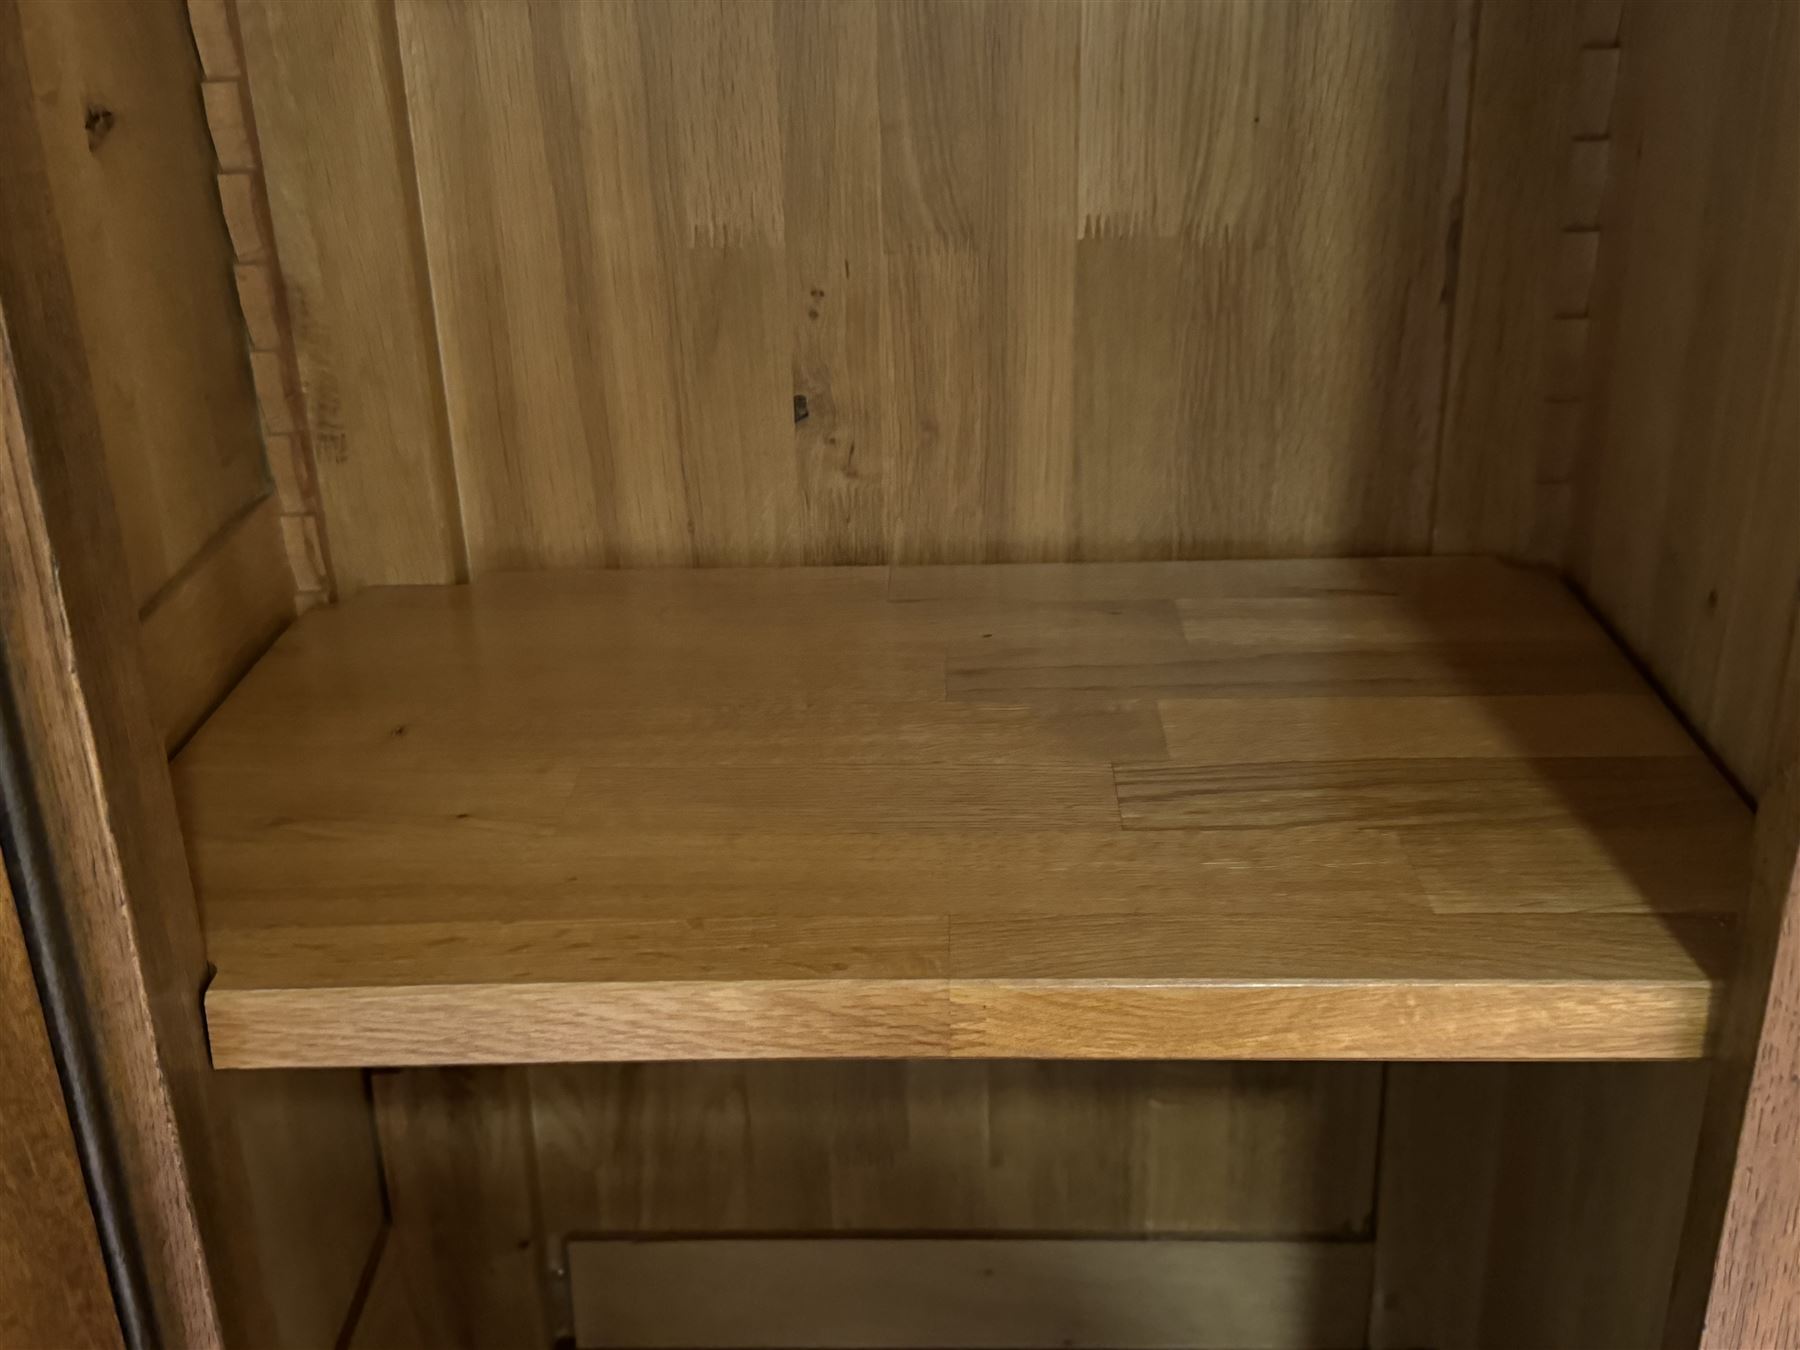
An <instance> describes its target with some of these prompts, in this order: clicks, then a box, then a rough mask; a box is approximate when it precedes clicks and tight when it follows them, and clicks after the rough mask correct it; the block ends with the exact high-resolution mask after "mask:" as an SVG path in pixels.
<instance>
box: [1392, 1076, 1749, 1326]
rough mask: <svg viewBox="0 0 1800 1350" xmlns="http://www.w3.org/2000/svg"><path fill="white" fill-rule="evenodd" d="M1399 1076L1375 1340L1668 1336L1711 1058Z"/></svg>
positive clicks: (1395, 1085) (1394, 1088)
mask: <svg viewBox="0 0 1800 1350" xmlns="http://www.w3.org/2000/svg"><path fill="white" fill-rule="evenodd" d="M1388 1074H1389V1076H1388V1082H1389V1086H1388V1095H1387V1104H1386V1109H1385V1112H1384V1117H1383V1120H1384V1124H1383V1142H1382V1160H1381V1168H1380V1173H1381V1196H1380V1201H1379V1206H1378V1214H1379V1216H1380V1217H1379V1222H1378V1224H1377V1227H1376V1275H1375V1297H1374V1300H1373V1303H1372V1307H1371V1318H1370V1339H1369V1344H1370V1345H1371V1346H1372V1347H1373V1348H1374V1350H1411V1347H1415V1346H1421V1345H1429V1346H1435V1347H1440V1348H1441V1350H1480V1348H1481V1347H1487V1346H1534V1347H1541V1348H1542V1350H1592V1347H1595V1346H1606V1347H1609V1350H1654V1347H1656V1346H1658V1345H1660V1344H1661V1334H1662V1324H1663V1311H1664V1307H1665V1304H1666V1301H1667V1292H1668V1289H1669V1284H1670V1279H1671V1276H1672V1273H1673V1269H1674V1265H1675V1257H1676V1251H1677V1248H1678V1246H1679V1237H1680V1232H1681V1221H1682V1211H1683V1207H1684V1199H1685V1193H1686V1183H1687V1176H1688V1172H1689V1169H1690V1167H1691V1164H1692V1159H1693V1149H1694V1140H1695V1135H1696V1133H1697V1130H1698V1124H1699V1114H1700V1103H1701V1101H1702V1099H1703V1097H1704V1095H1705V1085H1706V1078H1707V1070H1706V1067H1705V1066H1704V1065H1700V1064H1666V1065H1665V1064H1658V1065H1623V1064H1569V1065H1467V1064H1454V1065H1453V1064H1416V1065H1414V1064H1403V1065H1394V1066H1392V1067H1391V1068H1390V1069H1389V1071H1388ZM1734 1344H1737V1345H1761V1344H1772V1343H1770V1342H1760V1341H1754V1340H1752V1341H1745V1342H1735V1343H1734Z"/></svg>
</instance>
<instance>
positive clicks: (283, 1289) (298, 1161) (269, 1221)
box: [213, 1071, 386, 1350]
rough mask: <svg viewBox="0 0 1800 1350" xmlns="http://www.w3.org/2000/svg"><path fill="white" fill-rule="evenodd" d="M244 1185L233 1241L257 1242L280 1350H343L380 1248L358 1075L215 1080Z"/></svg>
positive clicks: (379, 1187) (374, 1163)
mask: <svg viewBox="0 0 1800 1350" xmlns="http://www.w3.org/2000/svg"><path fill="white" fill-rule="evenodd" d="M213 1082H214V1090H215V1091H217V1092H218V1093H219V1094H220V1095H221V1097H222V1098H223V1100H224V1101H225V1103H226V1104H227V1106H228V1109H229V1110H230V1112H231V1115H232V1120H233V1122H234V1124H235V1126H236V1130H237V1136H238V1147H239V1150H240V1153H241V1156H242V1158H243V1172H244V1177H245V1180H246V1187H245V1190H244V1192H243V1193H242V1194H241V1195H239V1196H238V1197H236V1212H235V1213H234V1216H233V1220H234V1223H235V1224H236V1225H237V1237H236V1240H238V1241H244V1242H250V1243H254V1244H255V1247H256V1249H257V1251H258V1253H259V1261H260V1266H261V1271H262V1289H261V1290H260V1293H261V1296H262V1297H263V1298H265V1299H266V1300H267V1302H268V1308H269V1321H270V1323H271V1325H272V1327H273V1330H272V1331H271V1332H270V1333H269V1334H270V1335H271V1336H272V1338H273V1339H271V1340H270V1341H268V1342H266V1344H269V1345H271V1346H277V1347H281V1350H312V1348H313V1347H316V1346H322V1345H336V1344H338V1342H339V1340H340V1338H341V1336H342V1334H343V1332H344V1329H345V1323H346V1321H347V1320H348V1318H349V1316H350V1313H351V1311H352V1309H353V1308H354V1307H355V1304H356V1299H357V1295H358V1292H359V1290H360V1287H361V1284H362V1280H363V1275H364V1271H365V1268H366V1267H367V1265H368V1263H369V1260H370V1257H371V1254H372V1252H373V1250H374V1247H375V1244H376V1243H377V1242H378V1241H379V1240H380V1238H381V1234H382V1229H383V1225H384V1223H385V1218H386V1216H385V1214H384V1212H383V1209H384V1205H383V1197H384V1192H383V1178H382V1174H381V1162H380V1159H379V1158H378V1156H377V1154H376V1147H375V1130H374V1122H373V1120H372V1113H371V1110H370V1105H369V1096H368V1090H367V1089H366V1088H365V1086H364V1084H363V1075H361V1074H360V1073H353V1072H346V1073H316V1072H299V1071H296V1072H293V1073H269V1074H231V1075H215V1076H214V1080H213Z"/></svg>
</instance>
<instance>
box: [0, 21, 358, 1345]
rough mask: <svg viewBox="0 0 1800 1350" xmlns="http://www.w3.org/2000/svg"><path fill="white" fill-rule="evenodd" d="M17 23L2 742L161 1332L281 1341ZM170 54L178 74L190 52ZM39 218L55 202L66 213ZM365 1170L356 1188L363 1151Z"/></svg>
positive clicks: (9, 133)
mask: <svg viewBox="0 0 1800 1350" xmlns="http://www.w3.org/2000/svg"><path fill="white" fill-rule="evenodd" d="M90 17H100V16H97V14H90ZM107 17H109V16H107ZM180 17H181V16H180V14H179V11H178V12H177V18H180ZM184 23H185V21H184ZM25 27H26V25H25V23H24V22H23V19H22V15H21V11H20V7H19V6H18V5H16V4H14V3H10V2H9V3H7V4H5V5H0V151H3V152H4V158H5V160H6V163H7V165H8V172H9V174H11V175H12V177H11V179H10V180H9V183H10V186H11V187H12V188H13V189H14V190H9V191H8V192H6V193H4V194H0V327H3V328H5V329H6V330H7V331H6V333H5V334H4V343H5V360H4V364H3V367H0V373H3V376H4V378H0V451H3V456H0V463H3V465H4V477H5V482H6V490H5V491H4V492H0V510H4V513H5V517H6V519H5V527H4V528H3V529H0V541H3V543H4V549H3V550H0V568H3V569H4V571H5V583H4V584H3V585H0V602H3V603H0V628H3V630H4V633H3V636H4V646H5V649H6V651H7V653H8V662H7V677H8V679H9V681H10V682H11V685H12V691H11V692H12V698H13V700H14V704H15V707H16V708H17V711H18V716H19V721H20V726H21V742H22V743H21V746H20V747H19V749H20V753H21V756H22V758H23V759H24V761H25V762H26V763H27V764H28V765H29V766H30V770H31V779H32V781H31V784H30V788H31V791H32V792H33V794H34V796H35V798H36V800H37V802H38V805H39V808H40V810H41V811H42V813H43V819H44V827H45V835H46V838H47V840H48V841H49V846H50V847H49V858H48V864H49V867H50V869H51V871H52V873H53V875H54V878H55V884H56V887H57V891H58V893H59V895H60V897H61V899H62V902H63V904H64V907H65V909H66V911H67V920H68V923H69V926H70V929H71V936H72V940H73V943H74V945H75V949H76V953H77V964H78V966H79V969H80V971H81V974H82V980H83V993H84V995H85V1001H86V1006H87V1013H88V1017H89V1019H90V1024H91V1026H92V1029H93V1035H94V1038H95V1042H96V1046H97V1055H98V1058H99V1060H100V1064H101V1072H102V1076H103V1081H104V1086H105V1094H106V1103H105V1104H106V1110H107V1114H108V1117H109V1120H110V1123H111V1126H112V1128H113V1130H114V1131H115V1133H116V1136H117V1143H118V1148H119V1151H120V1156H121V1161H122V1170H123V1172H124V1175H125V1179H126V1185H127V1190H128V1200H129V1210H130V1214H131V1221H132V1225H133V1230H134V1237H135V1240H136V1243H137V1246H138V1248H139V1250H140V1251H141V1252H142V1254H143V1257H144V1264H145V1267H146V1278H147V1283H148V1286H149V1292H150V1301H151V1305H152V1316H153V1318H154V1320H155V1324H156V1329H157V1332H158V1335H159V1336H160V1338H161V1340H162V1341H163V1342H164V1343H167V1344H178V1345H191V1346H196V1347H202V1346H215V1345H219V1344H222V1343H223V1342H224V1341H225V1340H226V1339H228V1338H229V1339H230V1340H232V1341H233V1342H238V1343H246V1344H257V1345H272V1346H281V1345H286V1344H288V1342H287V1341H286V1340H284V1336H283V1329H282V1327H281V1326H280V1325H279V1324H278V1322H277V1320H276V1313H275V1311H274V1306H273V1304H272V1302H271V1300H270V1298H269V1297H268V1289H267V1288H266V1287H265V1281H264V1271H265V1270H266V1269H268V1268H270V1267H274V1266H279V1265H280V1264H281V1260H282V1255H283V1253H282V1250H281V1248H280V1246H279V1245H274V1246H271V1245H268V1244H266V1243H265V1242H263V1241H259V1240H258V1238H259V1237H266V1236H267V1235H268V1234H269V1233H271V1232H273V1233H277V1234H286V1233H288V1232H290V1231H292V1232H295V1233H302V1232H303V1233H305V1234H306V1237H307V1240H308V1241H313V1240H316V1239H315V1235H314V1234H313V1232H312V1230H310V1229H301V1228H299V1227H295V1228H294V1229H292V1230H290V1229H288V1228H286V1227H284V1226H283V1225H282V1224H280V1223H265V1224H264V1226H263V1227H262V1228H261V1229H260V1230H257V1229H256V1228H255V1227H254V1225H255V1224H256V1223H257V1221H258V1216H257V1214H256V1211H255V1209H254V1206H253V1202H247V1200H246V1197H249V1196H252V1195H253V1194H255V1188H256V1186H257V1185H258V1184H259V1179H258V1178H257V1177H256V1175H255V1168H256V1160H255V1159H254V1157H253V1156H250V1155H247V1154H246V1153H245V1152H244V1151H243V1150H242V1144H243V1138H242V1136H241V1135H240V1134H239V1132H238V1128H237V1126H238V1122H237V1120H236V1118H235V1115H234V1109H233V1106H232V1102H231V1099H230V1097H229V1096H228V1091H227V1089H226V1088H225V1087H224V1086H223V1084H222V1083H221V1081H220V1080H219V1079H217V1078H216V1077H214V1076H213V1075H212V1074H211V1072H210V1070H209V1068H208V1065H207V1053H206V1045H205V1038H204V1031H203V1028H202V1026H201V1023H200V1020H199V1018H198V1017H197V1016H196V1009H197V1006H198V1000H199V996H200V990H201V986H202V984H203V982H204V980H205V978H206V974H207V965H206V958H205V953H204V949H203V943H202V935H201V929H200V923H199V915H198V911H197V906H196V904H195V902H194V897H193V892H192V887H191V882H190V880H189V876H188V872H187V868H186V865H185V861H184V859H183V857H182V841H181V835H180V830H179V826H178V824H177V821H176V817H175V814H174V806H173V800H172V797H171V794H170V788H169V778H168V767H167V759H166V757H165V754H164V749H163V744H162V738H161V735H160V732H159V729H158V728H157V727H156V725H155V722H154V720H153V717H152V714H151V711H150V703H149V699H148V695H147V693H146V690H145V686H144V680H143V676H142V674H141V672H140V663H139V651H138V623H137V606H136V604H135V603H134V602H133V596H132V592H131V585H130V580H131V579H130V576H129V574H128V571H127V567H126V555H125V551H124V548H123V545H122V542H121V538H120V529H119V525H118V516H117V513H116V512H115V510H114V507H113V496H114V487H113V484H112V483H111V482H109V477H110V475H109V467H110V466H109V464H108V461H107V455H106V446H107V438H106V428H105V423H104V420H103V417H102V415H101V407H102V400H101V399H100V398H99V397H98V396H97V394H96V392H95V390H94V387H93V384H92V381H91V380H90V376H89V367H88V352H87V350H86V349H85V346H84V343H83V338H82V333H83V329H82V320H81V318H80V313H79V310H78V307H77V303H76V298H75V294H74V291H73V288H72V286H71V284H70V281H69V277H68V265H69V262H68V255H67V254H65V251H64V239H65V237H66V233H67V222H65V224H64V227H62V228H59V225H58V222H57V220H56V217H55V216H54V215H53V214H52V207H53V195H52V193H51V191H50V190H49V181H50V180H49V175H48V171H47V169H46V165H45V159H46V150H45V148H44V146H43V145H41V144H40V143H39V142H38V140H37V130H38V128H37V123H36V120H35V119H34V118H33V117H32V116H31V114H30V110H29V107H28V106H27V104H26V100H27V99H28V97H29V91H30V85H29V82H28V80H27V78H26V75H25V71H26V58H27V54H28V51H29V45H28V44H27V42H26V41H25V36H24V28H25ZM127 28H129V25H127ZM143 56H144V53H143V52H142V51H139V52H138V53H136V56H135V57H134V59H136V60H141V59H142V58H143ZM182 61H183V63H184V68H190V69H191V61H192V57H191V52H188V51H187V50H185V49H184V53H183V56H182ZM146 64H148V63H146ZM134 68H135V67H134ZM55 205H56V206H58V207H61V208H63V209H70V203H69V200H68V199H64V200H62V201H60V202H56V203H55ZM82 221H83V223H88V221H87V219H86V218H85V217H84V218H82ZM215 228H216V223H215ZM89 280H90V281H91V280H92V278H91V277H90V278H89ZM21 333H22V334H28V337H27V338H21V337H19V336H17V334H21ZM344 1081H345V1080H342V1079H338V1080H336V1082H337V1083H338V1084H339V1085H340V1086H341V1085H342V1084H343V1083H344ZM269 1086H270V1090H274V1089H275V1087H276V1080H272V1081H271V1084H270V1085H269ZM349 1086H350V1088H351V1089H352V1091H354V1089H355V1083H354V1080H350V1082H349ZM280 1165H281V1167H282V1168H283V1169H285V1170H286V1171H287V1172H288V1173H289V1174H290V1175H293V1176H299V1177H303V1178H304V1186H305V1187H309V1188H315V1189H316V1188H329V1187H333V1186H336V1187H340V1188H348V1187H351V1186H353V1185H354V1184H355V1182H356V1180H357V1176H358V1174H357V1173H356V1171H355V1168H356V1166H357V1161H356V1159H355V1158H354V1157H353V1156H352V1157H345V1156H327V1155H322V1154H320V1153H318V1152H313V1151H310V1150H307V1151H298V1150H297V1151H293V1152H291V1153H288V1154H286V1155H284V1156H283V1157H282V1158H281V1159H280ZM362 1166H363V1168H364V1171H363V1173H362V1174H361V1179H362V1180H363V1181H364V1182H365V1183H366V1182H372V1177H370V1176H369V1174H368V1172H367V1162H366V1158H365V1160H364V1162H363V1163H362ZM345 1193H346V1194H348V1190H347V1189H346V1191H345ZM339 1236H340V1235H339V1234H335V1233H334V1234H331V1235H329V1236H328V1238H327V1240H336V1239H337V1238H338V1237H339ZM349 1240H350V1241H352V1242H354V1241H357V1240H358V1239H357V1238H356V1237H355V1236H352V1237H351V1238H350V1239H349ZM294 1265H295V1268H296V1269H308V1268H310V1265H309V1263H308V1262H306V1261H304V1260H297V1261H296V1262H295V1263H294ZM330 1293H331V1291H329V1290H310V1291H305V1293H304V1295H303V1296H305V1297H313V1296H316V1297H320V1298H329V1297H330ZM340 1316H341V1310H340Z"/></svg>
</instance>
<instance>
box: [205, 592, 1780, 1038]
mask: <svg viewBox="0 0 1800 1350" xmlns="http://www.w3.org/2000/svg"><path fill="white" fill-rule="evenodd" d="M175 777H176V787H177V793H178V797H179V801H180V804H181V808H182V812H183V818H184V824H185V826H186V828H187V832H188V838H189V848H190V854H191V858H192V863H193V868H194V873H195V878H196V883H197V885H198V887H199V890H200V895H201V901H202V906H203V910H204V914H205V920H206V924H207V931H208V943H209V949H210V954H211V957H212V960H213V962H214V964H215V965H216V966H217V969H218V974H217V977H216V978H215V980H214V981H213V984H212V986H211V988H210V989H209V990H208V992H207V995H206V1008H207V1018H208V1024H209V1029H210V1034H211V1039H212V1047H213V1055H214V1059H215V1062H216V1063H218V1064H219V1065H221V1066H225V1067H259V1066H277V1065H292V1066H303V1065H391V1064H431V1063H493V1062H519V1063H523V1062H543V1061H560V1060H628V1059H687V1058H715V1057H716V1058H751V1057H815V1056H842V1057H885V1056H913V1057H943V1056H967V1057H1012V1056H1031V1057H1065V1058H1086V1057H1108V1058H1135V1057H1158V1058H1338V1059H1350V1058H1380V1059H1407V1058H1434V1059H1439V1058H1442V1059H1457V1058H1498V1059H1553V1058H1591V1059H1603V1058H1681V1057H1691V1056H1696V1055H1699V1054H1702V1053H1704V1050H1705V1046H1706V1038H1707V1033H1708V1029H1709V1025H1710V1022H1711V1019H1712V1015H1713V1007H1714V1000H1715V994H1716V989H1717V984H1718V981H1719V978H1720V975H1721V972H1722V970H1723V967H1724V964H1725V961H1726V958H1727V956H1728V947H1729V942H1730V928H1731V915H1732V912H1733V911H1734V910H1735V909H1736V908H1737V906H1738V904H1739V903H1740V901H1741V898H1742V896H1743V893H1744V891H1745V889H1746V887H1747V884H1748V883H1747V865H1748V856H1749V827H1750V816H1749V812H1748V811H1747V809H1746V808H1745V806H1744V805H1743V803H1742V802H1741V801H1740V800H1739V799H1738V798H1737V796H1736V795H1735V794H1734V792H1733V791H1732V789H1731V788H1730V786H1729V785H1728V784H1727V783H1726V782H1725V781H1724V779H1723V778H1722V777H1721V776H1720V775H1719V774H1718V772H1717V771H1716V770H1715V769H1714V768H1713V767H1712V765H1711V763H1710V762H1709V761H1708V760H1707V759H1706V757H1705V756H1704V755H1703V754H1702V753H1700V751H1699V749H1698V747H1696V746H1695V745H1694V744H1693V743H1692V741H1691V740H1689V739H1688V737H1687V736H1686V735H1685V733H1684V732H1683V731H1682V729H1681V728H1680V726H1679V725H1678V724H1677V722H1676V721H1675V720H1674V719H1673V718H1672V717H1671V716H1670V715H1669V714H1668V712H1667V711H1666V710H1665V709H1664V708H1663V707H1662V705H1661V704H1660V703H1659V702H1658V701H1657V699H1656V697H1655V695H1654V694H1653V693H1652V692H1651V691H1650V690H1649V689H1648V688H1647V686H1645V684H1644V683H1643V681H1642V680H1641V679H1640V677H1639V676H1638V675H1637V674H1636V672H1635V670H1634V669H1633V668H1632V666H1631V664H1630V663H1629V661H1627V660H1626V659H1625V657H1624V656H1623V655H1622V654H1621V653H1620V652H1619V651H1618V650H1617V649H1616V648H1615V647H1614V646H1613V645H1612V644H1611V642H1610V640H1609V639H1608V638H1607V637H1606V636H1605V634H1604V633H1603V632H1602V631H1601V630H1600V629H1599V628H1598V627H1597V626H1596V625H1595V624H1594V623H1593V622H1592V621H1591V620H1590V619H1589V618H1588V617H1587V615H1586V614H1585V613H1584V611H1583V610H1582V609H1581V607H1580V606H1579V605H1578V604H1577V603H1576V602H1575V601H1574V599H1573V598H1572V597H1571V596H1570V595H1569V594H1568V593H1567V592H1566V591H1564V590H1563V589H1562V587H1561V586H1560V585H1559V584H1558V583H1557V582H1555V581H1554V580H1552V579H1550V578H1549V577H1547V576H1544V575H1541V574H1538V573H1536V572H1532V571H1528V570H1523V569H1518V568H1512V567H1508V566H1505V565H1503V564H1500V563H1497V562H1492V561H1486V560H1478V559H1404V560H1385V561H1364V562H1342V561H1335V562H1268V563H1262V562H1239V563H1146V564H1092V565H1044V566H988V567H937V568H909V569H896V570H894V571H893V572H892V573H891V574H890V572H889V571H887V570H886V569H878V568H833V569H787V570H754V571H642V572H612V573H567V574H554V573H553V574H541V573H540V574H531V575H519V576H502V577H495V578H490V579H485V580H483V581H481V582H478V583H476V584H475V585H473V586H466V587H443V588H437V587H433V588H408V589H397V590H385V591H371V592H366V593H364V594H362V595H360V596H358V597H356V598H355V599H353V600H352V601H350V602H349V603H347V604H345V605H343V606H340V607H337V608H333V609H326V610H319V611H315V612H314V613H312V614H309V615H307V616H306V617H305V618H303V619H302V620H301V621H300V622H299V623H297V624H296V625H295V626H294V627H293V628H292V629H291V630H290V631H289V632H288V633H287V634H286V635H284V636H283V638H282V639H281V640H280V642H278V643H277V644H276V646H275V648H274V649H273V650H272V651H271V652H270V653H269V654H268V656H267V657H265V658H264V660H263V661H262V662H261V663H259V664H258V666H257V667H256V668H255V669H254V670H253V671H251V673H250V674H249V676H248V677H247V678H246V679H245V680H244V681H243V682H242V684H241V685H240V686H239V687H238V689H237V690H235V691H234V692H233V694H232V695H231V697H230V698H229V699H228V700H227V701H226V703H225V704H224V706H223V707H221V708H220V709H219V711H218V712H217V713H216V714H215V715H214V716H213V717H212V718H211V719H210V720H209V721H208V722H207V724H206V725H205V726H204V727H203V728H202V730H201V731H200V733H199V734H198V735H197V736H196V737H195V738H194V740H193V741H192V742H191V743H190V744H189V746H188V747H187V749H186V750H185V751H184V752H183V753H182V754H181V756H180V757H179V758H178V760H177V761H176V765H175Z"/></svg>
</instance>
